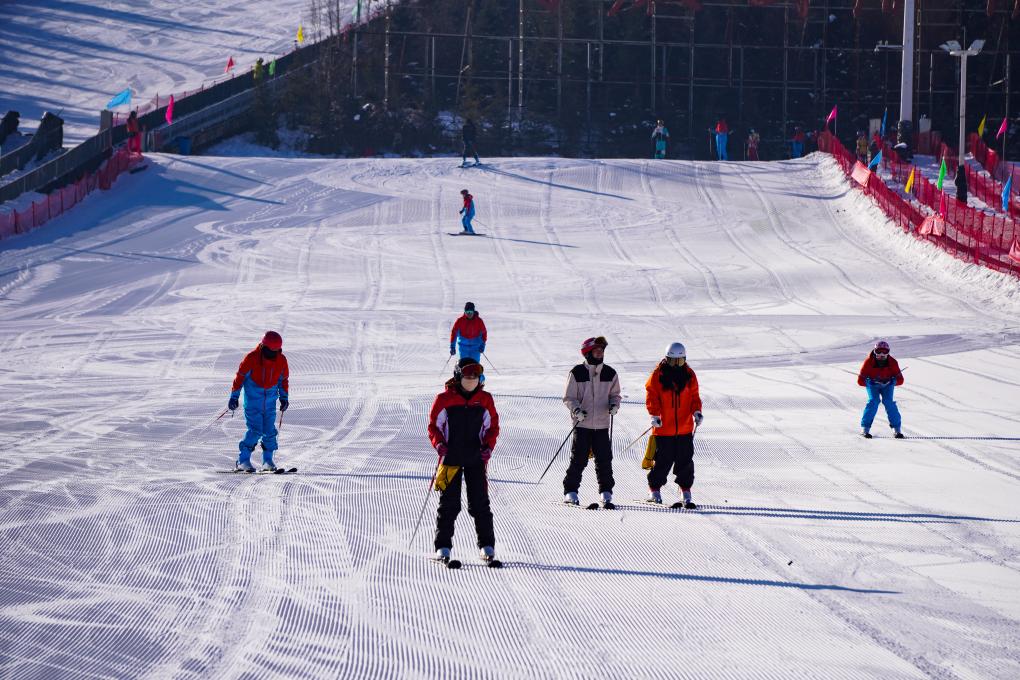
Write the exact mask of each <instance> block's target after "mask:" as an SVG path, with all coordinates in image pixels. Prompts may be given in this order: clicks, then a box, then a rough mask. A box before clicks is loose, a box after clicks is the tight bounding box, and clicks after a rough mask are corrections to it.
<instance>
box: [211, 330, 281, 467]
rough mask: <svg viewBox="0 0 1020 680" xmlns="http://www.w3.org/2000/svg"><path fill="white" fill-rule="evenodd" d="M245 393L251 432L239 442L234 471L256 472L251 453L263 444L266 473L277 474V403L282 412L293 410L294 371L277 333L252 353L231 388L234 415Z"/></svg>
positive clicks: (266, 339)
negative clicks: (292, 386)
mask: <svg viewBox="0 0 1020 680" xmlns="http://www.w3.org/2000/svg"><path fill="white" fill-rule="evenodd" d="M242 389H243V390H244V420H245V423H246V424H247V425H248V431H247V432H246V433H245V435H244V439H242V440H241V441H240V442H238V445H237V448H238V449H239V453H238V456H237V462H236V463H235V465H234V469H235V470H237V471H238V472H254V471H255V467H254V466H253V465H252V464H251V453H252V451H253V450H254V449H255V445H256V444H258V443H259V442H260V441H261V443H262V469H263V470H265V471H267V472H273V471H275V470H276V465H275V464H274V463H273V453H275V452H276V449H277V443H276V435H277V430H276V402H277V400H279V402H280V410H281V411H286V410H287V407H288V406H290V367H289V366H288V364H287V357H286V356H284V354H283V337H282V336H281V335H280V334H279V333H277V332H276V331H266V334H265V336H263V338H262V342H260V343H259V346H258V347H256V348H255V349H253V350H252V351H250V352H248V354H247V355H245V357H244V359H242V360H241V365H240V366H238V368H237V375H235V376H234V382H233V384H232V385H231V386H230V399H229V401H228V402H227V408H229V409H230V410H231V411H234V410H236V409H237V407H238V406H239V404H240V399H241V390H242Z"/></svg>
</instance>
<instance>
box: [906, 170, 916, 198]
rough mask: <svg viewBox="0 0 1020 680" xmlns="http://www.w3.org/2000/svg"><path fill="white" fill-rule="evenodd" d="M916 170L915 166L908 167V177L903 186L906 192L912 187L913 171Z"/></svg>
mask: <svg viewBox="0 0 1020 680" xmlns="http://www.w3.org/2000/svg"><path fill="white" fill-rule="evenodd" d="M915 172H917V168H910V177H907V186H905V187H903V190H904V191H906V192H907V193H908V194H909V193H910V190H911V189H913V188H914V173H915Z"/></svg>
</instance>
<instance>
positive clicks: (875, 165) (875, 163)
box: [868, 149, 882, 170]
mask: <svg viewBox="0 0 1020 680" xmlns="http://www.w3.org/2000/svg"><path fill="white" fill-rule="evenodd" d="M881 162H882V150H881V149H879V150H878V153H876V154H875V157H874V158H872V159H871V162H870V163H868V170H871V169H872V168H876V169H877V168H878V164H879V163H881Z"/></svg>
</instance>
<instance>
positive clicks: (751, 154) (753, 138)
mask: <svg viewBox="0 0 1020 680" xmlns="http://www.w3.org/2000/svg"><path fill="white" fill-rule="evenodd" d="M759 146H761V135H759V134H758V133H757V132H755V131H754V128H751V131H750V132H749V133H748V134H747V160H749V161H757V160H761V158H760V157H759V156H758V147H759Z"/></svg>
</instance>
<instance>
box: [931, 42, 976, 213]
mask: <svg viewBox="0 0 1020 680" xmlns="http://www.w3.org/2000/svg"><path fill="white" fill-rule="evenodd" d="M984 46H985V41H984V40H975V41H974V42H972V43H971V44H970V47H969V48H967V49H963V48H962V47H961V46H960V43H958V42H956V41H955V40H950V41H948V42H945V43H942V44H941V45H940V46H939V47H941V48H942V49H944V50H945V51H946V52H948V53H949V54H950V56H953V57H956V58H958V59H959V60H960V137H959V139H960V144H959V147H958V148H959V151H958V153H959V159H958V162H959V165H958V167H957V168H956V200H957V201H959V202H960V203H963V204H964V205H967V172H966V171H965V170H964V167H963V163H964V157H965V156H966V155H967V149H966V147H965V146H964V141H965V140H964V136H965V135H966V130H967V123H966V122H967V57H976V56H977V55H978V53H980V52H981V48H982V47H984Z"/></svg>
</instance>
